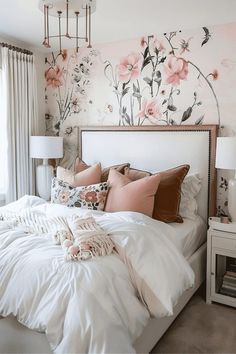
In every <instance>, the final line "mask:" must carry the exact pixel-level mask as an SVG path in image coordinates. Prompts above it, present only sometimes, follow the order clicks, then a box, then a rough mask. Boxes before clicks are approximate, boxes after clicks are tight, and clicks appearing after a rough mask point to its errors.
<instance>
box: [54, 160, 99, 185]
mask: <svg viewBox="0 0 236 354" xmlns="http://www.w3.org/2000/svg"><path fill="white" fill-rule="evenodd" d="M101 176H102V169H101V164H100V163H97V164H96V165H94V166H91V167H89V168H87V169H86V170H83V171H82V172H79V173H75V172H72V171H70V170H66V169H65V168H63V167H60V166H58V167H57V178H58V179H59V180H61V181H63V182H66V183H68V184H70V185H71V186H72V187H80V186H89V185H90V184H98V183H101Z"/></svg>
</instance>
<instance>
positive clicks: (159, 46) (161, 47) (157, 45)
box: [152, 38, 165, 52]
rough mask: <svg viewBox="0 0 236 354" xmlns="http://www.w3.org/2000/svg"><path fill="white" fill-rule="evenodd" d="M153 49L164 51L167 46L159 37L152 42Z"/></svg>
mask: <svg viewBox="0 0 236 354" xmlns="http://www.w3.org/2000/svg"><path fill="white" fill-rule="evenodd" d="M152 46H153V50H155V49H157V50H158V51H159V52H164V51H165V47H164V45H163V43H162V42H161V41H159V40H158V39H157V38H154V39H153V42H152Z"/></svg>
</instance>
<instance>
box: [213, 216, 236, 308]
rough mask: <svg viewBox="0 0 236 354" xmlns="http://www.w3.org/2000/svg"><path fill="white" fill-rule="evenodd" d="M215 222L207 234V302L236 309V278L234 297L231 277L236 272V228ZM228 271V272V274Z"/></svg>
mask: <svg viewBox="0 0 236 354" xmlns="http://www.w3.org/2000/svg"><path fill="white" fill-rule="evenodd" d="M215 220H216V222H211V220H210V221H209V224H210V228H209V230H208V233H207V294H206V301H207V303H208V304H211V302H212V301H215V302H220V303H222V304H225V305H230V306H233V307H236V278H235V297H234V295H233V294H234V290H232V289H231V288H232V284H234V277H231V275H232V274H233V273H229V272H230V270H231V271H232V269H233V270H235V272H236V269H235V268H234V264H235V265H236V227H235V230H234V225H232V224H231V225H227V224H220V225H218V226H217V219H215ZM235 226H236V225H235ZM217 228H219V229H220V230H217ZM227 230H230V231H227ZM226 271H228V273H227V274H226ZM222 286H223V288H222ZM233 287H234V286H233ZM231 291H232V292H231ZM223 292H224V294H223ZM226 294H227V295H226ZM229 294H230V295H229Z"/></svg>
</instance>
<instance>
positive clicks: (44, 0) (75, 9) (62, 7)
mask: <svg viewBox="0 0 236 354" xmlns="http://www.w3.org/2000/svg"><path fill="white" fill-rule="evenodd" d="M39 8H40V10H41V11H42V12H43V14H44V40H43V45H44V46H45V47H46V48H51V39H52V38H58V39H59V51H60V53H61V52H62V39H63V38H68V39H70V40H74V41H75V48H76V52H78V50H79V42H80V41H81V40H83V41H85V42H86V43H88V48H91V47H92V45H91V27H92V26H91V14H92V13H93V12H94V11H95V10H96V0H41V1H40V3H39ZM50 16H53V17H57V18H58V34H56V35H55V34H51V31H50V29H51V26H50ZM81 17H85V28H84V31H83V34H80V26H79V22H80V18H81ZM70 18H74V20H75V25H74V26H73V27H74V28H73V31H75V33H74V35H72V34H71V28H70V25H71V23H69V19H70ZM64 19H65V32H63V28H62V22H63V20H64ZM71 27H72V26H71Z"/></svg>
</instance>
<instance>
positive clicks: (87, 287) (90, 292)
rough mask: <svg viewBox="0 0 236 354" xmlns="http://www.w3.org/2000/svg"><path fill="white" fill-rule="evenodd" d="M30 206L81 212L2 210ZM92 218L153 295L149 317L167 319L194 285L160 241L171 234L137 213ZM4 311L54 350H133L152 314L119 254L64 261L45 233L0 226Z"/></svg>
mask: <svg viewBox="0 0 236 354" xmlns="http://www.w3.org/2000/svg"><path fill="white" fill-rule="evenodd" d="M29 207H30V208H32V211H34V212H38V213H45V214H46V215H47V216H62V215H63V216H70V215H72V214H77V215H83V214H85V213H86V212H85V211H83V210H81V209H78V208H70V209H69V208H66V207H63V206H60V205H54V204H48V203H45V202H44V201H43V200H42V199H40V198H37V197H28V196H27V197H24V198H22V199H20V200H19V201H18V202H15V203H12V204H9V205H8V206H7V207H4V208H0V213H1V211H3V210H11V211H13V212H20V211H22V210H23V209H24V208H29ZM91 213H92V215H93V216H94V217H95V219H96V221H97V222H98V223H99V224H100V225H101V226H102V227H103V228H104V229H105V230H106V231H107V232H108V233H109V234H110V235H111V237H112V239H113V241H114V243H115V244H116V246H117V248H118V249H120V248H122V249H123V250H124V252H125V256H124V257H123V260H125V261H127V260H128V261H127V262H128V263H129V268H130V265H131V266H132V267H133V268H134V269H135V273H138V274H139V275H140V276H141V278H146V282H147V283H148V286H149V288H150V289H152V291H153V292H154V293H155V294H156V295H158V301H159V302H160V311H159V310H157V313H155V315H156V316H163V315H170V314H171V313H172V310H173V306H174V305H175V304H176V302H177V300H178V298H179V296H180V295H181V294H182V293H183V291H184V290H186V289H187V288H189V287H190V286H192V285H193V281H194V275H193V272H192V270H191V268H190V267H189V265H188V263H187V262H186V261H185V259H184V258H183V257H182V255H181V254H180V253H179V251H178V250H177V249H176V248H175V246H174V245H173V244H172V243H171V242H170V241H168V239H167V237H165V234H166V233H167V232H171V233H173V232H174V230H173V229H172V228H170V227H169V226H168V225H166V224H164V223H161V222H157V221H154V220H152V219H150V218H149V217H145V216H144V215H142V214H138V213H130V212H120V213H113V214H107V213H101V212H91ZM86 214H87V213H86ZM139 290H140V289H139ZM139 295H140V297H141V298H142V294H139ZM147 305H148V304H147ZM158 309H159V307H158ZM149 310H150V309H149ZM158 311H159V313H158ZM10 314H13V315H14V316H16V317H17V318H18V320H19V321H20V322H21V323H23V324H24V325H26V326H27V327H29V328H31V329H34V330H38V331H42V332H45V333H46V335H47V338H48V341H49V343H50V346H51V348H52V350H53V351H54V352H55V353H87V352H89V353H132V352H134V349H133V346H132V343H134V341H135V339H136V338H137V337H139V336H140V335H141V333H142V331H143V329H144V327H145V325H146V324H147V322H148V319H149V317H150V313H149V311H148V309H147V307H146V306H144V304H142V303H141V301H140V300H139V299H138V297H137V289H135V287H134V286H133V284H132V282H131V278H130V275H129V270H128V267H127V266H126V264H125V263H124V262H123V261H122V260H121V258H120V257H119V256H118V255H117V254H113V255H111V256H106V257H100V258H97V259H93V260H89V261H84V262H80V263H79V262H66V261H65V260H64V257H63V251H62V249H61V247H60V246H56V245H54V244H53V242H52V237H51V235H50V234H42V235H36V234H35V235H32V234H31V235H28V234H27V233H26V232H25V230H24V228H22V227H15V228H12V226H11V225H7V224H6V223H5V222H0V315H2V316H8V315H10Z"/></svg>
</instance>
